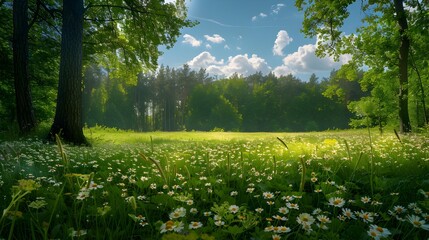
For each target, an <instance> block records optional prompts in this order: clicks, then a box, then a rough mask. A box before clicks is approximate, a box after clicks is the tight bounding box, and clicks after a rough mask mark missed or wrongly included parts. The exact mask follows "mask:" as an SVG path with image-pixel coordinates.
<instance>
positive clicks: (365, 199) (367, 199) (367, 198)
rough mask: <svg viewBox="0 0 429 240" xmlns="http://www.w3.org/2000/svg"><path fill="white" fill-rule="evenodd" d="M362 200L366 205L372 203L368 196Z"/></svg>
mask: <svg viewBox="0 0 429 240" xmlns="http://www.w3.org/2000/svg"><path fill="white" fill-rule="evenodd" d="M360 200H361V201H362V202H363V203H365V204H366V203H369V202H371V198H370V197H368V196H365V197H361V198H360Z"/></svg>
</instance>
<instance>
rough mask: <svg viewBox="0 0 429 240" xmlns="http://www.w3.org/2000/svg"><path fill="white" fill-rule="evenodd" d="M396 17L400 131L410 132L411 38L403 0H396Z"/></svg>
mask: <svg viewBox="0 0 429 240" xmlns="http://www.w3.org/2000/svg"><path fill="white" fill-rule="evenodd" d="M394 4H395V12H396V18H397V21H398V25H399V34H400V38H401V40H400V41H401V43H400V47H399V63H398V67H399V94H398V98H399V123H400V131H401V132H402V133H404V132H410V131H411V123H410V117H409V114H408V54H409V51H410V39H409V37H408V35H407V31H408V22H407V16H406V14H405V10H404V3H403V0H394Z"/></svg>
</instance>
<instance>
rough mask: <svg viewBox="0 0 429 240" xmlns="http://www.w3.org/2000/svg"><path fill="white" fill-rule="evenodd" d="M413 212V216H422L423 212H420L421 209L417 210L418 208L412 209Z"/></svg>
mask: <svg viewBox="0 0 429 240" xmlns="http://www.w3.org/2000/svg"><path fill="white" fill-rule="evenodd" d="M413 211H414V213H415V214H417V215H420V214H422V213H423V212H422V209H421V208H419V207H416V208H414V209H413Z"/></svg>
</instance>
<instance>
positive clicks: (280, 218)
mask: <svg viewBox="0 0 429 240" xmlns="http://www.w3.org/2000/svg"><path fill="white" fill-rule="evenodd" d="M273 218H274V219H276V220H279V221H287V217H282V216H280V215H274V216H273Z"/></svg>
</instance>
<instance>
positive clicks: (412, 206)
mask: <svg viewBox="0 0 429 240" xmlns="http://www.w3.org/2000/svg"><path fill="white" fill-rule="evenodd" d="M416 207H417V203H410V204H408V208H409V209H414V208H416Z"/></svg>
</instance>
